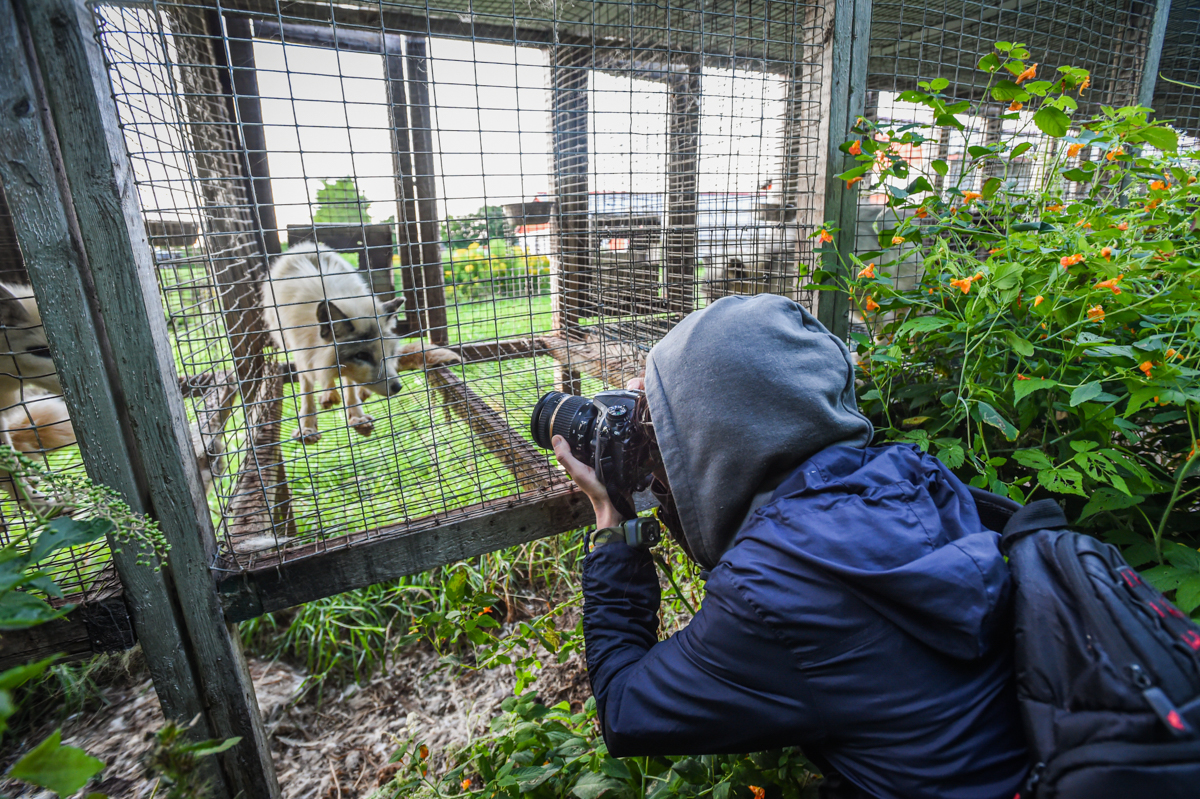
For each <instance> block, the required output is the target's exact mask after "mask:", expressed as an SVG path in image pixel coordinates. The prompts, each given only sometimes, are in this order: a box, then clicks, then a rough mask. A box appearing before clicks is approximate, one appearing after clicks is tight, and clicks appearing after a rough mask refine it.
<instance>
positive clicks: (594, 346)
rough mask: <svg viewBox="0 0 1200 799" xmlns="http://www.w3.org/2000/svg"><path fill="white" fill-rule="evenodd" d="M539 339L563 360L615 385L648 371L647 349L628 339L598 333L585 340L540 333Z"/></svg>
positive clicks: (546, 349) (548, 353)
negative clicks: (606, 337)
mask: <svg viewBox="0 0 1200 799" xmlns="http://www.w3.org/2000/svg"><path fill="white" fill-rule="evenodd" d="M537 343H538V345H539V346H540V349H541V350H542V351H544V352H545V354H546V355H549V356H550V357H551V358H553V359H554V360H556V361H558V362H559V363H560V364H564V365H565V364H570V365H571V366H572V367H573V368H576V369H578V370H579V371H580V372H582V373H583V374H586V375H590V376H591V377H594V378H596V379H597V380H600V381H602V382H604V383H605V384H607V385H608V386H611V387H612V388H625V384H626V383H627V382H628V381H629V380H630V379H631V378H634V377H641V376H642V375H643V374H645V372H646V353H644V352H643V351H642V350H640V349H638V347H637V346H636V345H634V344H632V343H630V342H628V341H603V340H601V339H598V338H596V337H595V336H590V337H589V338H588V339H587V340H586V341H572V340H570V339H565V338H563V337H561V336H538V338H537ZM539 354H540V353H539Z"/></svg>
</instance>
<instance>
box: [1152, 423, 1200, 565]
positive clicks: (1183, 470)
mask: <svg viewBox="0 0 1200 799" xmlns="http://www.w3.org/2000/svg"><path fill="white" fill-rule="evenodd" d="M1197 457H1200V447H1196V446H1193V447H1192V454H1191V455H1189V456H1188V459H1187V460H1186V461H1185V462H1184V464H1183V466H1181V467H1180V468H1179V474H1178V475H1177V476H1176V477H1175V490H1174V491H1172V492H1171V501H1170V502H1168V503H1167V507H1166V508H1165V509H1164V510H1163V515H1162V519H1160V520H1159V522H1158V529H1157V530H1155V531H1154V554H1155V556H1156V557H1157V558H1158V562H1159V563H1162V559H1163V558H1162V537H1163V532H1164V531H1165V530H1166V529H1167V517H1168V516H1170V515H1171V510H1172V509H1173V508H1174V507H1175V503H1176V502H1178V501H1179V489H1180V488H1181V487H1182V486H1183V478H1184V477H1186V476H1187V473H1188V471H1189V470H1190V469H1191V466H1192V462H1193V461H1195V460H1196V458H1197Z"/></svg>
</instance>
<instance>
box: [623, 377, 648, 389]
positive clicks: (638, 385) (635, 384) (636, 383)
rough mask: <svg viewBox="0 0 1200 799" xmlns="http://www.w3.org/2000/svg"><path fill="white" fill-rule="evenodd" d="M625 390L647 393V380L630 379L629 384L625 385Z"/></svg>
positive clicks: (641, 378)
mask: <svg viewBox="0 0 1200 799" xmlns="http://www.w3.org/2000/svg"><path fill="white" fill-rule="evenodd" d="M625 388H627V389H629V390H630V391H645V390H646V378H644V377H632V378H630V379H629V382H628V383H626V384H625Z"/></svg>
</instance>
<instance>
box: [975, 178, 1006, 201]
mask: <svg viewBox="0 0 1200 799" xmlns="http://www.w3.org/2000/svg"><path fill="white" fill-rule="evenodd" d="M1000 183H1001V180H1000V178H994V177H993V178H988V179H987V181H986V182H985V183H984V184H983V190H982V191H981V192H980V194H982V195H983V199H985V200H990V199H992V197H994V196H995V194H996V190H997V189H999V188H1000Z"/></svg>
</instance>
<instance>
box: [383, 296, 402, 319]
mask: <svg viewBox="0 0 1200 799" xmlns="http://www.w3.org/2000/svg"><path fill="white" fill-rule="evenodd" d="M403 307H404V298H403V297H397V298H396V299H394V300H388V301H387V302H385V303H384V304H383V305H381V306H380V307H379V310H380V311H381V312H382V313H380V316H391V315H392V314H394V313H396V312H397V311H399V310H400V309H401V308H403Z"/></svg>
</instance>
